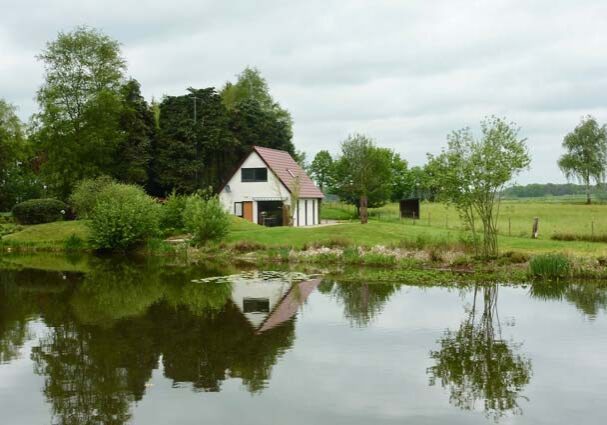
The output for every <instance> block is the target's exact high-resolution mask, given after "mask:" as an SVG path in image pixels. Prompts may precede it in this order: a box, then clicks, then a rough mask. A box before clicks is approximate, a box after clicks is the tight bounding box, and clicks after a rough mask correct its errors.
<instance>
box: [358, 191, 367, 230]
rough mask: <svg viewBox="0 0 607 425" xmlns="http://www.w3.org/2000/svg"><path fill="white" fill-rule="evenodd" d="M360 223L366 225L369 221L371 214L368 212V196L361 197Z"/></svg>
mask: <svg viewBox="0 0 607 425" xmlns="http://www.w3.org/2000/svg"><path fill="white" fill-rule="evenodd" d="M359 211H360V213H359V215H360V223H361V224H366V223H367V222H368V221H369V212H368V211H367V195H361V197H360V209H359Z"/></svg>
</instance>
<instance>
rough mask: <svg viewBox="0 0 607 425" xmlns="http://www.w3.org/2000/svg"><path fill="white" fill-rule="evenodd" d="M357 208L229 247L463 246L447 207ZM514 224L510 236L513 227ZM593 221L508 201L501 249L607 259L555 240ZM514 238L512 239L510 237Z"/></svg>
mask: <svg viewBox="0 0 607 425" xmlns="http://www.w3.org/2000/svg"><path fill="white" fill-rule="evenodd" d="M353 214H354V208H353V207H352V206H347V205H343V204H329V203H327V204H324V205H323V207H322V217H323V218H325V219H327V218H330V219H339V220H350V221H348V222H346V223H343V224H339V225H335V226H326V227H313V228H292V227H274V228H267V227H261V226H258V225H255V224H252V223H249V222H247V221H244V220H242V219H237V218H234V220H233V223H232V229H231V232H230V234H229V236H228V239H227V242H228V243H230V244H234V243H240V242H243V241H244V242H252V243H256V244H260V245H264V246H267V247H293V248H296V249H297V248H303V247H304V245H306V244H310V243H315V244H319V243H320V244H322V243H323V242H329V241H332V240H333V241H335V240H339V241H340V242H341V243H342V244H343V243H346V244H351V245H353V246H354V245H358V246H372V245H398V244H402V243H403V242H411V241H413V242H415V241H422V242H424V243H425V244H427V245H430V246H431V245H448V244H452V245H457V244H458V243H460V242H461V239H462V234H463V232H462V231H461V224H460V222H459V218H458V216H457V213H456V211H455V210H454V209H453V208H447V207H446V206H445V205H444V204H439V203H423V204H422V206H421V219H420V220H415V221H414V220H410V219H403V220H400V219H399V218H398V207H397V205H396V204H390V205H386V206H385V207H383V208H378V209H372V210H370V216H371V221H370V223H369V224H367V225H360V224H359V223H358V222H357V220H355V219H353ZM533 217H539V218H540V239H537V240H534V239H531V238H530V234H531V225H532V220H533ZM508 219H510V231H509V228H508V225H509V222H508ZM592 222H594V232H595V234H597V235H599V234H607V205H600V204H597V205H590V206H587V205H583V204H581V203H573V202H571V201H569V202H538V201H536V200H535V201H520V200H517V201H505V202H504V203H503V205H502V217H501V220H500V238H499V243H500V250H501V251H502V252H505V251H520V252H526V253H540V252H553V251H559V252H563V253H570V254H574V255H582V256H605V255H607V243H599V242H582V241H556V240H551V239H550V237H551V236H552V234H553V233H555V232H560V233H565V232H566V233H575V234H590V233H591V232H592V224H591V223H592ZM509 233H510V235H509ZM73 234H74V235H77V236H78V237H80V238H81V239H83V240H86V239H87V238H88V236H89V230H88V228H87V226H86V224H85V222H82V221H67V222H57V223H49V224H41V225H35V226H24V229H23V230H21V231H19V232H16V233H13V234H10V235H7V236H4V237H3V238H2V244H3V245H5V246H8V247H10V246H16V245H19V246H24V247H34V248H38V247H39V248H51V249H52V248H57V249H61V248H63V246H64V243H65V240H66V239H67V238H68V237H70V236H71V235H73Z"/></svg>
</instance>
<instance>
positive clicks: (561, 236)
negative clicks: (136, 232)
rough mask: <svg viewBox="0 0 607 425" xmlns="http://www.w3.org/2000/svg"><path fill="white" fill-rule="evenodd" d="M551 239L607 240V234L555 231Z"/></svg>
mask: <svg viewBox="0 0 607 425" xmlns="http://www.w3.org/2000/svg"><path fill="white" fill-rule="evenodd" d="M551 239H553V240H555V241H584V242H607V234H598V235H584V234H578V233H555V234H554V235H552V237H551Z"/></svg>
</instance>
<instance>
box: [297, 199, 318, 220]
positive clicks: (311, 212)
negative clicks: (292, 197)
mask: <svg viewBox="0 0 607 425" xmlns="http://www.w3.org/2000/svg"><path fill="white" fill-rule="evenodd" d="M306 201H307V206H306ZM318 206H319V202H318V199H316V198H302V199H300V200H299V211H294V212H293V223H295V225H296V226H313V225H315V224H319V223H320V221H319V218H318ZM306 219H307V221H306Z"/></svg>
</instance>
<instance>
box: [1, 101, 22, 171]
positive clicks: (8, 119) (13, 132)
mask: <svg viewBox="0 0 607 425" xmlns="http://www.w3.org/2000/svg"><path fill="white" fill-rule="evenodd" d="M24 143H25V132H24V129H23V123H22V122H21V120H20V119H19V117H18V116H17V108H16V107H15V106H14V105H11V104H10V103H8V102H7V101H5V100H4V99H1V98H0V172H2V171H4V170H5V169H7V168H9V167H10V166H11V165H13V163H15V162H17V161H19V160H20V159H21V158H20V153H21V151H22V150H23V144H24Z"/></svg>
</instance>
